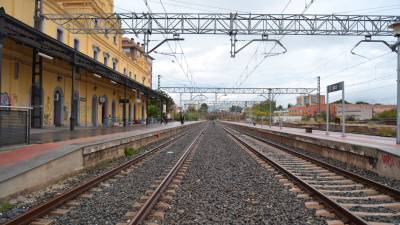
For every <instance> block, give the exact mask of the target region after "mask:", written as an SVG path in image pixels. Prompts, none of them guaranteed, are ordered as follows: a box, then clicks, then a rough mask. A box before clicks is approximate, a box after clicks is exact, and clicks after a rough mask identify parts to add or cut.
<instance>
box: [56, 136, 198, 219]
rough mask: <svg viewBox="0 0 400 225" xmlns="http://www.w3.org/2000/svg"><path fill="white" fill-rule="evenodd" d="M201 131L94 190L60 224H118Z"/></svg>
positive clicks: (63, 217)
mask: <svg viewBox="0 0 400 225" xmlns="http://www.w3.org/2000/svg"><path fill="white" fill-rule="evenodd" d="M198 133H199V131H198V130H197V129H196V131H194V132H191V133H190V134H188V135H187V136H186V137H184V138H182V139H180V140H178V141H177V142H176V143H174V144H172V145H171V146H169V147H168V148H166V149H165V150H164V151H161V152H159V153H157V154H156V155H155V156H154V157H153V158H151V159H150V160H147V161H145V162H144V163H143V164H142V165H141V166H139V167H138V168H136V169H134V170H133V172H131V173H128V174H127V175H126V176H124V177H122V178H118V179H116V180H115V181H113V182H107V183H108V184H107V185H105V186H103V187H101V189H102V190H101V191H100V192H93V193H92V194H93V197H92V198H90V199H86V200H82V201H81V205H80V206H78V207H75V208H73V209H72V210H71V211H70V212H69V213H67V214H65V215H63V216H59V217H57V218H56V223H55V224H56V225H66V224H91V225H92V224H116V223H120V222H126V221H123V219H124V215H125V214H126V213H127V212H129V211H132V207H133V205H134V203H135V202H137V201H138V200H139V198H140V197H141V196H143V195H144V194H145V192H146V190H148V189H149V187H150V186H151V185H152V184H153V182H154V181H155V180H157V179H158V178H159V177H160V176H164V175H165V173H166V169H167V168H168V167H169V166H172V165H173V164H174V163H175V162H176V160H178V158H179V157H180V155H181V153H183V151H184V150H185V148H186V147H187V146H188V145H189V144H190V143H191V141H193V140H194V138H195V136H196V135H197V134H198Z"/></svg>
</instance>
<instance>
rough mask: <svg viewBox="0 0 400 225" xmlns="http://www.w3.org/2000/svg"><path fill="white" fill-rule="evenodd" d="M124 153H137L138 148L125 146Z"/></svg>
mask: <svg viewBox="0 0 400 225" xmlns="http://www.w3.org/2000/svg"><path fill="white" fill-rule="evenodd" d="M124 153H125V156H133V155H136V154H137V153H138V150H137V149H134V148H125V150H124Z"/></svg>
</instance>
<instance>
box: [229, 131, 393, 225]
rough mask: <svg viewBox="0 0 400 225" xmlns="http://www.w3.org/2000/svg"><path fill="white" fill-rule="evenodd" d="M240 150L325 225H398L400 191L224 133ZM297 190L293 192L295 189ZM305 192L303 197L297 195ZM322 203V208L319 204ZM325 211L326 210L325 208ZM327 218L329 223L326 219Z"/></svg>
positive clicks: (257, 139)
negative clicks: (266, 166)
mask: <svg viewBox="0 0 400 225" xmlns="http://www.w3.org/2000/svg"><path fill="white" fill-rule="evenodd" d="M225 131H226V132H227V133H228V134H230V135H231V136H232V137H233V138H234V139H235V140H236V141H238V142H239V143H240V144H241V145H242V146H244V147H245V148H246V149H248V150H249V151H251V152H252V153H253V154H254V155H255V156H256V157H257V158H258V159H260V160H261V161H263V162H266V163H267V164H269V165H270V166H271V167H272V168H273V169H271V170H273V171H279V173H280V174H283V175H284V176H282V175H277V176H276V177H277V178H279V179H280V180H279V181H280V182H282V183H284V184H285V186H291V187H292V188H291V190H292V191H293V192H297V193H299V195H298V196H299V197H302V198H305V199H311V198H314V199H317V201H316V202H315V201H309V202H307V203H306V206H307V207H310V208H314V209H316V210H317V213H318V214H320V215H323V216H326V217H327V218H328V224H330V223H331V224H341V222H340V221H337V220H335V215H336V216H337V217H339V218H340V219H341V221H342V222H343V223H344V224H360V225H365V224H369V225H390V224H400V191H399V190H396V189H393V188H390V187H387V186H385V185H383V184H380V183H377V182H375V181H372V180H369V179H366V178H364V177H361V176H359V175H357V174H353V173H351V172H348V171H346V170H343V169H340V168H338V167H335V166H333V165H330V164H327V163H325V162H322V161H319V160H317V159H314V158H311V157H309V156H306V155H303V154H301V153H298V152H296V151H294V150H292V149H290V148H287V147H285V146H282V145H279V144H276V143H274V142H271V141H269V140H266V139H264V138H260V137H258V136H255V135H253V134H249V133H247V132H243V131H238V130H235V129H231V128H229V129H227V128H225ZM296 186H297V187H299V188H297V187H296ZM302 190H303V191H305V192H306V193H307V194H301V192H302ZM321 203H322V204H321ZM325 207H326V208H325ZM329 218H330V219H329Z"/></svg>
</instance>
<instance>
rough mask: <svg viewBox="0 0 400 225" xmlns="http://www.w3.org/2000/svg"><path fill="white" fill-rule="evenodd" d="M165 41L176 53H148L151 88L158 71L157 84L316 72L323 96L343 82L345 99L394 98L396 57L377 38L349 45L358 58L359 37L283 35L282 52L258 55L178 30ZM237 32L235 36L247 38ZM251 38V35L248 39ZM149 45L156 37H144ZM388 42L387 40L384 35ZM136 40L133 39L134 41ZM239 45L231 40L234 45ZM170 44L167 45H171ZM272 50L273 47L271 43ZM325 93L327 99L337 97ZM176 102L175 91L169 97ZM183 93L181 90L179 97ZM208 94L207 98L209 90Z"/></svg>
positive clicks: (214, 1)
mask: <svg viewBox="0 0 400 225" xmlns="http://www.w3.org/2000/svg"><path fill="white" fill-rule="evenodd" d="M306 2H310V0H291V1H290V0H247V1H243V0H202V1H193V0H162V1H161V0H147V4H148V6H149V7H150V9H151V10H152V12H164V9H163V8H162V5H161V4H163V5H164V7H165V9H166V11H167V12H170V13H172V12H193V13H197V12H222V13H229V12H251V13H281V12H282V11H283V10H284V13H301V12H303V11H304V8H305V4H306ZM115 10H116V11H117V12H126V11H134V12H147V11H148V8H147V7H146V5H145V0H115ZM306 13H308V14H332V13H337V14H374V15H399V16H400V2H399V1H398V0H351V1H349V0H335V1H332V0H315V1H314V3H313V4H312V5H311V7H309V8H308V9H307V11H306ZM183 38H185V41H183V42H180V45H181V46H182V49H183V53H184V55H183V54H181V53H182V51H181V48H180V46H179V45H177V44H176V43H171V44H170V47H171V48H170V47H169V46H168V45H164V46H162V47H161V48H159V49H158V50H157V51H158V52H161V53H167V54H170V53H171V54H172V53H177V54H176V56H177V58H174V57H172V56H167V55H163V54H153V55H152V56H153V57H154V58H155V59H156V60H155V61H154V67H153V70H154V72H153V87H154V88H155V87H157V75H158V74H161V76H162V78H161V86H191V85H192V84H193V83H194V84H195V85H196V86H198V87H316V85H317V80H316V77H317V76H320V77H321V89H322V92H323V94H325V93H324V90H325V89H326V88H325V87H326V85H328V84H331V83H335V82H339V81H344V82H345V84H346V89H347V90H346V99H347V100H348V101H351V102H355V101H367V102H371V103H387V104H395V103H396V62H397V61H396V55H395V54H394V53H391V51H390V49H388V48H387V47H385V46H384V45H383V44H377V43H366V44H362V45H361V46H360V47H359V48H357V53H358V54H360V55H362V56H363V57H360V56H356V55H352V54H351V53H350V50H351V49H352V48H353V46H354V45H355V44H356V43H357V42H358V41H359V40H362V39H363V37H336V36H335V37H324V36H286V37H284V38H283V39H282V43H283V44H284V45H285V47H286V48H287V49H288V52H287V53H286V54H283V55H279V56H275V57H268V58H264V55H265V54H266V53H267V52H269V51H270V48H271V46H272V45H271V44H265V43H253V44H252V45H251V46H249V47H248V48H246V49H244V50H243V51H242V52H240V53H239V55H237V57H236V58H231V57H230V53H229V51H230V37H229V36H226V37H225V36H206V35H185V36H183ZM249 38H250V37H239V38H238V39H242V40H243V39H249ZM255 38H259V37H255ZM151 39H153V40H154V42H153V44H156V42H157V41H159V40H161V39H162V36H156V35H153V36H151ZM384 39H385V40H387V41H389V42H394V41H395V38H394V37H393V38H392V37H387V38H384ZM139 41H140V40H139ZM240 44H241V43H239V45H240ZM171 50H172V51H171ZM275 51H276V52H279V51H280V49H278V48H277V49H275ZM339 95H340V93H335V94H332V99H333V100H337V99H339V98H340V96H339ZM173 97H174V98H175V100H176V102H177V103H179V100H178V96H177V95H173ZM184 98H189V96H186V97H185V96H184ZM238 99H241V100H262V99H263V98H262V97H260V96H229V95H228V96H221V97H220V98H219V100H238ZM209 100H213V97H212V95H210V96H209ZM277 101H278V104H282V105H284V106H286V105H287V104H288V103H295V97H294V96H278V97H277Z"/></svg>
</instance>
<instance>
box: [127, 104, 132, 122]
mask: <svg viewBox="0 0 400 225" xmlns="http://www.w3.org/2000/svg"><path fill="white" fill-rule="evenodd" d="M128 107H129V109H128V122H129V124H132V104H131V103H129V105H128Z"/></svg>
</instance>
